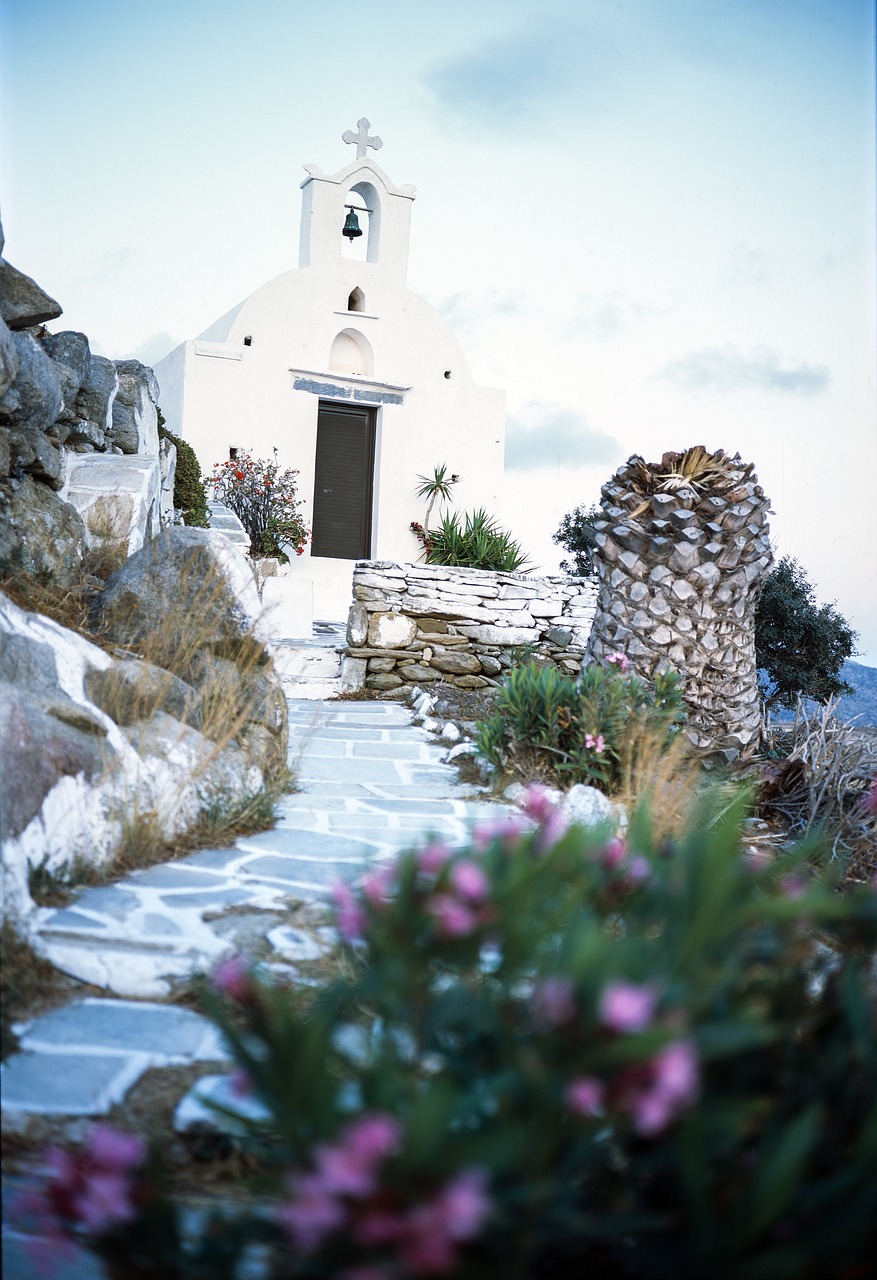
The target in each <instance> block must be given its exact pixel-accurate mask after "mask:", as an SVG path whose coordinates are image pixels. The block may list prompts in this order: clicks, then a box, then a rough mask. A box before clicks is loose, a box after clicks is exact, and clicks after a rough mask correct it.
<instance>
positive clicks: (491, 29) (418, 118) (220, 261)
mask: <svg viewBox="0 0 877 1280" xmlns="http://www.w3.org/2000/svg"><path fill="white" fill-rule="evenodd" d="M0 37H2V42H0V72H2V83H3V88H2V91H0V92H2V97H0V108H2V121H3V123H2V133H0V146H2V153H0V158H2V173H3V183H2V189H3V224H4V229H5V232H6V241H7V243H6V250H5V253H6V256H7V257H8V259H9V260H10V261H11V262H13V263H14V264H15V265H16V266H18V267H19V268H20V269H21V270H24V271H26V272H28V273H29V274H31V275H33V276H34V277H35V278H36V279H37V280H38V281H39V283H40V284H42V285H43V287H44V288H46V289H47V290H48V291H49V292H50V293H52V294H53V295H54V296H55V297H57V298H58V300H59V301H60V302H61V303H62V305H63V306H64V308H65V315H64V318H63V322H61V323H63V325H64V326H67V327H71V328H76V329H81V330H83V331H84V332H86V333H87V334H88V335H89V337H90V339H91V341H92V345H93V347H94V349H96V350H99V351H102V352H105V353H106V354H109V355H112V356H116V357H118V356H123V355H137V356H139V357H140V358H141V359H144V360H147V361H149V360H154V359H158V358H159V357H160V356H161V355H162V354H164V352H165V351H166V350H167V349H169V348H170V347H171V346H172V345H175V344H176V343H177V342H178V341H180V340H182V339H184V338H187V337H192V336H194V335H195V334H196V333H198V332H200V331H201V330H202V329H203V328H205V327H206V326H207V325H208V324H209V323H210V322H211V321H212V320H213V319H215V318H216V317H217V316H219V315H221V314H222V313H223V312H225V311H226V310H228V309H229V308H230V307H231V306H233V305H234V304H235V303H237V302H238V301H240V300H241V299H242V298H244V297H246V296H247V295H248V294H249V293H251V292H252V291H253V290H254V289H255V288H257V287H258V286H260V285H261V284H263V283H265V282H266V281H268V280H270V279H271V278H273V277H274V276H275V275H278V274H279V273H280V272H281V271H284V270H287V269H289V268H290V267H295V266H296V265H297V244H298V235H297V226H298V214H299V190H298V187H299V183H300V181H301V179H302V178H303V176H304V174H303V171H302V168H301V166H302V164H304V163H306V162H311V161H312V162H315V163H317V164H319V165H320V166H321V167H322V168H323V169H325V170H326V171H329V172H331V171H333V170H334V169H337V168H340V167H341V166H342V165H343V164H345V163H347V161H348V160H349V158H350V154H351V153H350V152H349V150H348V149H347V148H345V147H344V145H343V143H342V142H341V140H340V134H341V133H342V131H343V130H344V129H347V128H353V127H355V122H356V120H357V119H358V118H359V117H360V116H362V115H366V116H367V117H368V118H369V119H370V120H371V121H372V126H373V132H375V131H376V132H377V133H379V134H380V136H381V137H382V138H383V140H384V147H383V150H382V151H381V152H380V155H379V156H378V160H379V163H380V164H381V165H382V166H383V167H384V168H385V170H386V171H387V173H388V174H389V175H390V176H391V177H392V178H393V179H394V180H395V181H397V182H400V183H404V182H412V183H414V184H415V185H416V186H417V188H418V199H417V200H416V202H415V205H414V211H413V230H412V251H411V267H410V273H409V282H410V284H411V287H412V288H413V289H415V290H416V291H417V292H418V293H421V294H422V295H423V296H425V297H426V298H427V299H428V300H429V301H430V302H431V303H433V304H434V305H435V306H437V307H439V308H440V309H441V310H442V311H443V313H444V314H445V315H446V316H447V318H448V319H449V320H450V321H451V322H452V323H453V325H454V327H455V329H456V330H457V332H458V335H459V337H460V339H461V341H462V342H463V344H464V347H465V350H466V352H467V354H468V356H469V358H470V363H471V365H472V368H473V372H474V373H475V376H476V377H477V378H478V380H479V381H481V382H484V383H488V384H490V385H495V386H500V387H503V388H505V390H506V392H507V397H508V412H509V435H508V451H507V484H506V502H505V511H504V512H503V513H501V514H502V515H503V516H504V518H505V521H506V523H507V524H509V525H510V526H511V527H512V528H513V530H514V532H515V533H516V534H517V535H518V536H519V537H520V538H521V540H522V541H523V542H524V543H525V544H526V545H527V546H528V547H529V549H530V551H531V553H532V555H533V557H534V559H535V560H536V561H537V563H539V564H541V565H543V566H544V567H545V568H553V567H554V566H555V565H556V563H557V559H558V558H559V556H560V555H561V554H562V553H561V552H560V550H559V549H558V548H557V547H555V546H554V545H553V543H552V541H551V534H552V533H553V532H554V530H555V529H556V528H557V525H558V522H559V519H560V516H561V515H562V514H563V513H564V512H565V511H568V510H570V509H571V508H572V507H573V506H575V505H576V504H577V503H579V502H586V503H590V502H593V501H595V500H596V499H597V497H598V495H599V488H600V484H601V483H602V482H603V481H604V480H605V479H606V478H607V476H608V475H609V474H610V473H611V471H613V470H614V469H615V468H616V467H617V466H619V465H620V464H621V463H622V462H623V461H624V460H625V459H626V458H627V457H628V456H629V455H630V454H631V453H633V452H638V453H642V454H644V455H646V456H647V457H648V458H649V459H651V458H653V457H659V456H660V454H661V453H662V452H663V451H664V450H665V449H668V448H684V447H686V446H687V445H690V444H695V443H704V444H706V445H708V446H709V447H711V448H718V447H722V448H724V449H726V450H728V451H730V452H732V453H733V452H736V451H738V450H739V451H740V452H741V454H742V455H743V457H744V458H745V459H747V460H752V461H754V462H755V464H756V467H757V470H758V473H759V476H760V478H761V480H762V483H763V484H764V486H765V489H766V490H767V492H768V493H769V495H770V497H771V499H772V502H773V508H774V512H775V515H774V517H773V519H772V529H773V533H774V538H775V541H776V549H777V552H778V554H784V553H788V554H791V555H794V556H796V557H797V558H798V559H799V560H800V561H801V563H802V564H803V565H804V567H805V568H806V570H807V572H808V574H809V576H810V578H811V580H812V581H813V582H814V583H815V584H816V587H817V591H818V593H819V595H820V597H821V598H822V599H825V600H836V601H837V604H838V607H839V608H840V609H841V611H842V612H843V613H844V614H845V615H846V616H847V617H849V618H850V619H851V621H852V622H853V625H854V626H855V627H856V628H857V630H858V631H859V633H860V636H861V640H860V649H861V651H862V658H863V660H865V661H868V662H870V663H872V664H877V515H875V512H877V454H875V343H877V340H875V324H874V296H875V270H874V263H875V248H874V224H875V211H874V191H875V176H874V115H873V101H874V21H873V6H872V4H871V3H870V2H869V0H809V2H808V0H799V2H798V3H786V0H757V2H756V0H752V2H750V0H620V2H619V3H614V4H610V3H607V2H606V0H543V2H535V0H533V2H530V0H523V2H520V0H519V2H518V3H514V2H513V0H512V2H505V3H498V2H495V0H479V2H478V4H477V5H473V4H472V3H471V2H466V3H462V2H458V0H450V2H443V3H442V4H441V5H435V4H433V5H427V4H416V3H412V2H411V0H408V2H407V3H401V2H399V0H372V3H371V4H369V5H367V6H366V5H362V4H361V3H351V2H350V0H336V2H335V3H334V4H332V5H331V6H316V5H314V4H313V3H312V0H286V2H285V3H281V2H280V0H250V2H249V3H248V4H246V5H241V4H240V3H238V2H236V3H230V2H229V0H211V2H210V3H207V2H206V0H182V2H181V0H167V2H166V0H143V2H142V3H141V4H139V5H137V6H136V7H135V6H129V5H124V4H121V5H120V4H118V3H117V2H114V3H109V2H107V0H77V2H76V3H70V2H69V0H41V3H33V2H32V0H0ZM290 461H293V462H294V460H290ZM436 461H437V462H439V461H447V462H448V464H449V466H450V468H451V470H455V469H456V470H462V464H461V463H458V462H455V460H454V459H451V458H448V459H441V458H438V457H437V459H436ZM414 483H415V481H414V479H413V478H412V495H413V487H414ZM412 503H413V504H414V503H415V499H414V498H413V496H412Z"/></svg>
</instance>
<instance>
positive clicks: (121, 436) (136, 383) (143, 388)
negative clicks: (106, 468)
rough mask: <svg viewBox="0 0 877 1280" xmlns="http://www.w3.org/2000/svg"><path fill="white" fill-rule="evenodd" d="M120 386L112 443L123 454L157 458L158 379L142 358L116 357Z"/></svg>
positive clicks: (115, 408) (114, 415)
mask: <svg viewBox="0 0 877 1280" xmlns="http://www.w3.org/2000/svg"><path fill="white" fill-rule="evenodd" d="M115 365H116V372H117V374H118V378H119V389H118V391H117V393H116V398H115V400H114V401H113V444H114V445H115V447H116V448H117V449H121V451H122V453H142V454H146V455H147V456H148V457H150V458H157V457H158V443H159V442H158V381H157V380H156V377H155V374H154V373H153V372H152V370H151V369H150V368H149V367H148V366H147V365H145V364H141V363H140V361H139V360H117V361H116V362H115Z"/></svg>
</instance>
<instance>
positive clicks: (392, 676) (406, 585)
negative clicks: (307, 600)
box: [347, 560, 596, 689]
mask: <svg viewBox="0 0 877 1280" xmlns="http://www.w3.org/2000/svg"><path fill="white" fill-rule="evenodd" d="M595 604H596V587H595V584H594V582H593V580H592V579H591V578H567V577H560V576H556V577H554V576H552V577H538V578H537V577H531V576H529V575H527V574H518V573H494V572H491V571H488V570H484V569H462V568H452V567H444V566H441V565H420V564H395V563H392V562H390V561H384V560H380V561H374V560H372V561H358V562H357V564H356V567H355V569H354V573H353V604H352V606H351V609H350V616H349V619H348V626H347V642H348V650H347V652H348V654H349V655H350V656H351V657H354V658H364V659H366V661H367V676H366V685H367V686H368V687H369V688H375V689H392V688H395V687H398V686H399V685H402V684H422V683H424V682H427V683H428V682H430V681H435V680H444V681H446V682H450V683H453V684H456V685H459V686H462V687H463V688H470V689H477V688H481V687H483V686H485V685H487V684H490V683H492V682H493V681H494V680H495V679H496V677H497V676H499V675H501V674H502V672H503V670H504V669H505V668H507V667H509V666H510V665H511V664H512V661H513V651H515V652H517V653H519V652H520V650H521V649H522V648H528V649H531V650H532V651H533V652H534V654H539V655H541V656H543V657H546V658H548V659H550V660H551V661H553V662H556V663H557V664H558V666H560V667H561V668H562V669H564V670H566V671H569V672H571V673H575V672H578V671H579V669H580V668H581V663H582V653H583V650H584V648H585V646H586V644H587V641H588V636H589V634H590V630H591V623H592V622H593V619H594V612H595Z"/></svg>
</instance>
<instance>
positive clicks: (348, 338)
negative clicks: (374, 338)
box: [329, 329, 374, 377]
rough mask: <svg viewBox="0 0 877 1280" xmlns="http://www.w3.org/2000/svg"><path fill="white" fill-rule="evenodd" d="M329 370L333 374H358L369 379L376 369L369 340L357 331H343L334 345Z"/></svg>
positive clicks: (330, 355)
mask: <svg viewBox="0 0 877 1280" xmlns="http://www.w3.org/2000/svg"><path fill="white" fill-rule="evenodd" d="M329 368H330V370H331V371H332V372H333V373H358V374H360V375H362V374H364V375H365V376H366V377H367V376H368V375H369V374H370V373H372V371H373V369H374V360H373V356H372V349H371V343H370V342H369V340H368V338H366V337H365V335H364V334H362V333H360V332H359V331H358V330H357V329H342V330H341V332H340V333H339V334H337V335H336V337H335V341H334V342H333V343H332V349H331V351H330V352H329Z"/></svg>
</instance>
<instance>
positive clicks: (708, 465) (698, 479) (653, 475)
mask: <svg viewBox="0 0 877 1280" xmlns="http://www.w3.org/2000/svg"><path fill="white" fill-rule="evenodd" d="M751 471H752V464H751V463H747V464H745V465H744V464H743V463H742V462H741V461H740V458H739V455H737V456H735V457H733V458H732V457H729V456H728V454H726V453H725V451H724V449H717V450H716V452H715V453H710V452H709V450H708V449H705V448H704V446H703V445H702V444H696V445H692V447H691V448H690V449H685V450H684V451H683V452H682V453H665V454H664V455H663V457H662V458H661V461H660V462H657V463H647V462H643V460H642V458H636V459H633V460H632V461H631V463H630V465H629V466H628V471H627V478H628V481H629V483H630V484H631V487H632V488H633V490H634V491H635V492H638V493H642V494H643V495H648V496H651V495H652V494H655V493H678V492H679V491H680V490H682V489H693V490H694V492H695V493H696V494H698V495H704V494H710V495H713V494H715V495H722V496H724V497H726V498H727V499H728V500H729V501H734V493H733V492H732V491H733V490H736V489H737V487H738V486H739V485H740V482H741V481H742V480H745V479H746V478H748V476H749V474H750V473H751ZM648 507H649V504H648V502H647V501H646V502H642V503H640V505H639V506H638V507H637V508H636V510H635V511H633V512H632V513H631V517H630V518H631V519H636V518H637V517H638V516H641V515H643V514H644V513H645V512H646V511H647V510H648Z"/></svg>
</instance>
